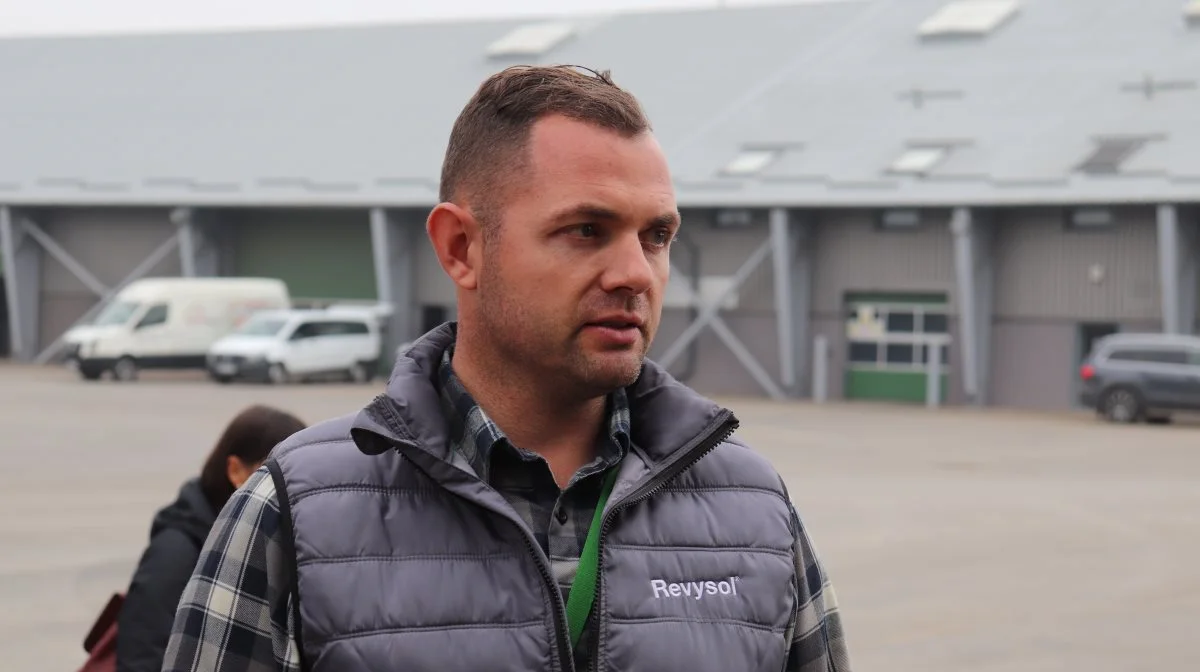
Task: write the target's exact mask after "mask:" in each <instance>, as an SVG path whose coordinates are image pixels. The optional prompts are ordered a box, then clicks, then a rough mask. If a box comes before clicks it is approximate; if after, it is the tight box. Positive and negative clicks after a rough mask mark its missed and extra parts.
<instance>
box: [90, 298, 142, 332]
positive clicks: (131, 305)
mask: <svg viewBox="0 0 1200 672" xmlns="http://www.w3.org/2000/svg"><path fill="white" fill-rule="evenodd" d="M140 306H141V304H139V303H136V302H133V301H113V302H112V303H110V304H108V307H107V308H105V309H104V310H102V311H100V314H99V315H97V316H96V320H95V322H92V324H94V325H96V326H97V327H112V326H117V325H122V324H125V323H127V322H129V318H131V317H133V314H134V313H136V312H137V310H138V308H139V307H140Z"/></svg>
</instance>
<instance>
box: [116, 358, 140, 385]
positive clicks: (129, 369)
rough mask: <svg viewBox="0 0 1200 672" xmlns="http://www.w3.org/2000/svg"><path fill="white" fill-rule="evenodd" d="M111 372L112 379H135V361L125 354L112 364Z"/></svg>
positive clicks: (127, 380) (136, 369)
mask: <svg viewBox="0 0 1200 672" xmlns="http://www.w3.org/2000/svg"><path fill="white" fill-rule="evenodd" d="M112 373H113V379H114V380H120V381H122V382H129V381H132V380H137V377H138V365H137V362H135V361H133V358H132V357H130V356H129V355H125V356H124V357H122V358H120V359H118V360H117V363H116V364H113V368H112Z"/></svg>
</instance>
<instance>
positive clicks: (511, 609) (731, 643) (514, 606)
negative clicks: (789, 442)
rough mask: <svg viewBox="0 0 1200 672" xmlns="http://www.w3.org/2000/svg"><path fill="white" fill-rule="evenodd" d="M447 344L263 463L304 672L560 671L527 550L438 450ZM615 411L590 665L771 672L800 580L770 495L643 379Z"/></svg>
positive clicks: (787, 524) (679, 391) (540, 584)
mask: <svg viewBox="0 0 1200 672" xmlns="http://www.w3.org/2000/svg"><path fill="white" fill-rule="evenodd" d="M453 338H454V327H453V325H449V324H448V325H443V326H442V327H439V328H437V329H435V330H434V331H431V332H430V333H429V334H427V335H426V336H425V337H423V338H422V339H421V340H419V341H417V342H416V343H415V344H414V345H413V346H412V347H411V348H410V350H409V352H408V354H407V355H406V356H404V357H401V359H400V361H399V362H398V364H397V366H396V369H395V372H394V373H393V374H392V378H391V380H390V381H389V383H388V388H387V394H386V395H381V396H380V397H378V398H377V399H376V400H375V401H374V402H373V403H372V404H371V405H370V406H368V407H367V408H365V409H364V410H363V411H361V412H360V413H358V414H357V415H355V416H347V417H345V418H341V419H337V420H331V421H329V422H326V423H322V424H320V425H317V426H314V427H312V428H309V429H308V430H305V431H303V432H301V433H300V434H297V435H296V436H294V437H292V438H291V439H289V440H288V441H287V442H285V443H284V444H282V445H281V446H280V447H279V448H278V449H277V450H276V451H275V453H274V457H273V461H274V464H272V465H271V468H272V470H273V471H274V473H275V477H276V483H277V485H278V486H281V487H279V495H280V500H281V508H282V510H283V513H284V522H285V526H290V528H291V536H290V538H289V542H290V543H288V544H286V545H287V546H290V547H291V548H289V549H287V550H288V551H289V552H290V553H289V555H293V556H294V557H293V560H294V565H293V568H294V570H295V574H294V576H295V582H294V585H293V587H292V590H293V593H294V594H293V607H294V609H293V616H294V618H295V619H296V622H297V623H298V624H299V626H300V627H299V636H300V639H301V642H302V644H301V650H302V657H303V663H304V667H305V669H310V670H316V671H319V672H326V671H328V672H350V671H364V672H365V671H366V670H371V671H373V672H383V671H385V670H397V671H400V672H409V671H417V670H422V671H424V670H427V671H435V670H436V671H438V672H453V671H459V670H462V671H463V672H481V671H485V670H512V671H513V672H541V671H543V670H553V671H561V672H566V671H568V670H573V663H572V660H571V658H572V656H571V652H570V645H569V643H568V636H567V624H566V609H565V605H564V604H563V600H562V597H561V594H560V593H559V591H558V589H557V587H556V586H555V583H554V580H553V577H552V576H551V573H550V566H549V561H548V559H547V558H546V557H545V555H544V554H543V552H542V551H541V548H540V547H539V546H538V544H537V543H536V541H535V540H534V536H533V532H532V531H531V530H530V529H529V528H528V526H526V525H525V524H524V523H523V522H522V521H521V519H520V518H519V517H518V516H517V514H516V512H515V511H513V510H512V508H511V507H510V506H509V504H508V503H507V502H506V501H505V500H504V498H503V497H501V496H500V494H499V493H497V492H496V491H495V490H493V489H492V488H491V487H490V486H488V485H487V484H485V483H484V482H482V481H481V480H479V479H478V478H477V477H476V476H475V475H474V472H473V470H472V469H471V468H470V467H469V466H468V465H467V463H466V462H465V460H463V459H462V458H461V456H459V455H458V454H456V453H455V454H451V453H452V452H453V451H451V450H449V449H448V447H447V440H446V428H445V426H444V425H445V423H444V421H443V419H442V416H441V413H440V410H439V406H438V399H437V393H436V391H435V389H434V387H433V384H432V382H431V381H432V379H433V377H434V372H435V371H436V366H437V363H438V358H439V356H440V355H441V353H442V351H443V349H444V348H445V347H446V346H447V345H448V344H449V343H450V342H451V341H452V339H453ZM629 399H630V403H631V407H632V424H633V437H632V438H633V443H634V449H633V450H632V451H631V453H630V455H629V457H628V458H626V460H625V461H624V462H623V463H622V466H621V471H620V475H619V478H618V481H617V483H616V485H615V486H614V488H613V492H612V495H611V497H610V499H609V502H608V505H607V507H606V510H605V514H604V526H603V528H602V529H603V533H602V536H601V545H600V579H599V582H598V586H597V596H596V603H595V607H594V614H595V615H598V618H593V619H592V622H591V625H590V627H592V628H594V631H593V633H592V637H591V641H592V642H593V645H594V646H595V647H596V651H595V652H594V655H593V656H592V660H593V661H594V665H595V666H596V667H597V669H603V670H613V671H619V672H640V671H643V670H644V671H646V672H663V671H664V670H671V671H675V670H679V671H683V672H734V671H736V672H753V671H758V670H763V671H767V670H771V671H775V672H778V671H780V670H782V669H783V665H784V662H785V659H786V657H787V652H788V642H789V636H790V628H791V627H792V624H793V620H794V617H795V613H796V607H797V604H796V595H797V588H796V586H797V584H796V581H797V580H798V578H799V577H797V576H796V572H795V569H794V562H793V548H792V544H793V540H794V538H795V535H794V529H793V522H792V520H793V519H792V517H791V510H790V508H789V506H788V504H787V499H786V497H787V495H786V491H785V490H784V488H783V485H782V483H781V480H780V478H779V476H778V475H777V474H776V472H775V471H774V470H773V469H772V468H771V466H770V465H769V464H768V463H767V462H766V461H765V460H764V459H762V458H761V457H759V456H757V455H756V454H755V453H753V452H751V451H750V450H749V449H747V448H746V447H745V446H744V445H742V444H740V443H738V442H737V441H736V440H734V439H733V438H731V436H732V433H733V430H734V429H735V428H736V426H737V421H736V420H735V419H734V417H733V415H732V413H730V412H729V411H728V410H725V409H722V408H721V407H719V406H716V405H714V404H713V403H712V402H710V401H708V400H705V399H704V398H702V397H700V396H699V395H697V394H695V393H693V392H691V391H690V390H689V389H688V388H686V387H684V386H683V385H681V384H680V383H678V382H676V381H675V380H673V379H672V378H670V377H669V376H668V375H667V374H666V373H665V372H664V371H662V370H661V369H659V368H658V367H656V366H654V365H653V364H651V363H647V365H646V368H645V369H644V370H643V373H642V375H641V378H640V379H639V381H638V382H637V383H636V384H635V385H634V386H632V387H631V388H630V390H629ZM297 595H298V599H295V598H296V596H297ZM580 672H583V671H580Z"/></svg>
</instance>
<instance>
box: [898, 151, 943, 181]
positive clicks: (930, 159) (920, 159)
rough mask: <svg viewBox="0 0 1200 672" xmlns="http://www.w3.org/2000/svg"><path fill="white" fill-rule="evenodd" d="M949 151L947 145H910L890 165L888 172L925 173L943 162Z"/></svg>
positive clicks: (903, 173) (904, 173)
mask: <svg viewBox="0 0 1200 672" xmlns="http://www.w3.org/2000/svg"><path fill="white" fill-rule="evenodd" d="M949 152H950V148H949V147H945V146H929V145H926V146H921V147H909V148H907V149H905V150H904V152H903V153H902V154H900V156H898V157H896V160H895V161H893V162H892V165H891V166H889V167H888V172H889V173H898V174H902V175H924V174H926V173H928V172H929V171H930V170H933V168H934V167H935V166H937V164H939V163H941V162H942V159H944V158H946V154H948V153H949Z"/></svg>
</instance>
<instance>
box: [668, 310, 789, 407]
mask: <svg viewBox="0 0 1200 672" xmlns="http://www.w3.org/2000/svg"><path fill="white" fill-rule="evenodd" d="M724 319H725V322H726V324H728V325H729V329H730V330H731V331H732V332H733V333H734V334H736V335H737V336H738V338H739V339H740V340H741V341H742V343H743V344H744V345H745V346H746V349H747V350H749V351H750V353H751V354H752V355H753V356H754V358H755V359H757V360H758V363H759V365H760V366H762V367H763V369H765V370H766V371H767V373H768V374H770V375H771V377H772V379H773V380H774V381H775V382H776V383H777V384H778V382H779V347H778V339H777V337H776V332H775V329H776V327H775V316H774V315H772V314H763V313H754V314H743V313H740V312H734V313H730V314H728V315H725V316H724ZM689 322H690V321H689V319H688V314H687V311H685V310H680V309H667V310H664V311H663V319H662V324H661V325H660V327H659V331H658V335H657V336H656V337H655V340H654V347H653V348H651V351H650V359H657V358H658V357H659V356H660V355H661V354H662V353H663V352H664V351H665V350H666V349H667V348H668V347H670V346H671V344H672V343H674V342H675V340H676V339H677V338H678V336H679V334H680V333H681V332H682V331H683V330H684V329H685V328H687V325H688V324H689ZM694 343H695V344H696V346H695V347H696V355H695V366H694V367H693V369H692V372H691V374H692V375H690V376H687V375H685V374H686V373H688V372H687V371H686V364H687V356H686V354H685V355H684V356H682V357H680V358H679V359H678V360H677V361H676V362H675V363H674V364H672V366H671V367H670V369H669V371H670V372H671V374H672V375H675V376H680V377H681V379H682V380H683V381H684V382H685V383H687V384H688V385H690V386H691V387H692V388H693V389H695V390H697V391H698V392H700V393H701V394H706V395H712V396H753V397H762V396H765V395H766V391H765V390H763V388H762V386H761V385H759V384H758V382H757V381H755V379H754V377H753V376H751V375H750V373H749V372H748V371H746V369H745V367H743V366H742V363H741V362H740V361H739V360H738V359H737V357H735V356H734V354H733V352H732V351H730V350H729V348H728V347H726V345H725V342H724V341H722V340H721V339H720V338H719V337H718V336H717V335H716V333H715V332H713V331H712V330H711V329H709V328H705V330H704V331H702V332H701V333H700V335H699V336H697V337H696V340H695V341H694Z"/></svg>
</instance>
